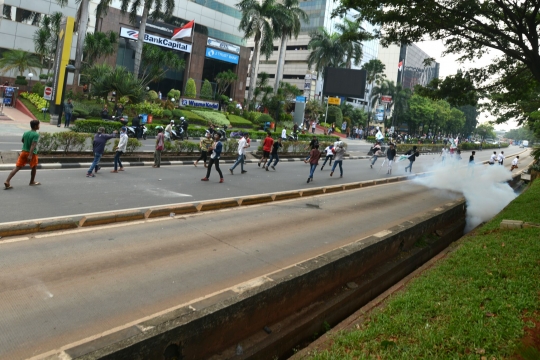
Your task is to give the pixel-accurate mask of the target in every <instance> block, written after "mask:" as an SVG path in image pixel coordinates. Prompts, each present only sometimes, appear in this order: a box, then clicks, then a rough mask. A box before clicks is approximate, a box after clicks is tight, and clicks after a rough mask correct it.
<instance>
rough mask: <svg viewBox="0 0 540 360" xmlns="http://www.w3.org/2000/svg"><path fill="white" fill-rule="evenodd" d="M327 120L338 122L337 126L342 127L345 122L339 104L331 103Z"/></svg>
mask: <svg viewBox="0 0 540 360" xmlns="http://www.w3.org/2000/svg"><path fill="white" fill-rule="evenodd" d="M326 122H328V123H330V124H332V123H336V127H337V128H340V129H341V124H342V123H343V114H342V113H341V109H340V108H339V106H334V105H330V106H329V107H328V118H327V119H326Z"/></svg>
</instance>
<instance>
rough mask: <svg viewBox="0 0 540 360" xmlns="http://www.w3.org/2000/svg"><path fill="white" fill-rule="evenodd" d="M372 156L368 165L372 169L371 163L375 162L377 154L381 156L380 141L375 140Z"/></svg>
mask: <svg viewBox="0 0 540 360" xmlns="http://www.w3.org/2000/svg"><path fill="white" fill-rule="evenodd" d="M372 152H373V156H372V157H371V164H370V165H369V166H370V167H371V168H372V169H373V165H375V162H376V161H377V159H378V158H379V156H383V155H384V154H383V152H382V150H381V143H380V142H378V141H377V142H376V143H375V146H373V148H372Z"/></svg>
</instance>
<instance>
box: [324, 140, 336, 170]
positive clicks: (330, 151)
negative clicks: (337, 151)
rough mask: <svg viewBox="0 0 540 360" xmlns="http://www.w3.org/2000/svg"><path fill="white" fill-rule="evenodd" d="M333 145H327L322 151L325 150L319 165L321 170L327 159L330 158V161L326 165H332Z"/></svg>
mask: <svg viewBox="0 0 540 360" xmlns="http://www.w3.org/2000/svg"><path fill="white" fill-rule="evenodd" d="M334 147H335V146H334V145H328V146H327V147H326V148H325V149H324V151H326V158H325V159H324V162H323V164H322V166H321V171H322V169H324V165H326V162H327V161H328V160H330V163H329V164H328V166H332V159H333V158H334Z"/></svg>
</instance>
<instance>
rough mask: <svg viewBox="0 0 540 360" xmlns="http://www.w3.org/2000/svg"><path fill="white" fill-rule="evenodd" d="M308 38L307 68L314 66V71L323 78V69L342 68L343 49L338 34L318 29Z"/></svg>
mask: <svg viewBox="0 0 540 360" xmlns="http://www.w3.org/2000/svg"><path fill="white" fill-rule="evenodd" d="M309 36H310V37H311V39H310V40H309V43H308V49H310V50H311V53H310V54H309V56H308V58H307V61H308V66H309V67H310V68H311V66H313V65H315V71H317V72H319V73H321V74H322V75H323V77H324V68H325V67H343V66H342V65H344V63H343V59H344V58H345V48H344V46H343V43H342V42H341V41H340V39H339V34H338V33H332V34H330V33H329V32H328V31H326V29H323V28H320V29H318V30H315V31H312V32H311V33H310V34H309Z"/></svg>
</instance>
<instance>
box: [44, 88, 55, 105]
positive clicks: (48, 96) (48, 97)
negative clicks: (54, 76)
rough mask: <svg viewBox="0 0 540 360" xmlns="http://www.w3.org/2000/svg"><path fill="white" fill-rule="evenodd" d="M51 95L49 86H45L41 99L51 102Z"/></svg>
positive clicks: (51, 90) (51, 91)
mask: <svg viewBox="0 0 540 360" xmlns="http://www.w3.org/2000/svg"><path fill="white" fill-rule="evenodd" d="M52 93H53V88H52V87H49V86H46V87H45V90H43V98H44V99H45V100H49V101H51V100H52Z"/></svg>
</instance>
